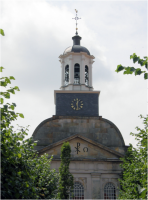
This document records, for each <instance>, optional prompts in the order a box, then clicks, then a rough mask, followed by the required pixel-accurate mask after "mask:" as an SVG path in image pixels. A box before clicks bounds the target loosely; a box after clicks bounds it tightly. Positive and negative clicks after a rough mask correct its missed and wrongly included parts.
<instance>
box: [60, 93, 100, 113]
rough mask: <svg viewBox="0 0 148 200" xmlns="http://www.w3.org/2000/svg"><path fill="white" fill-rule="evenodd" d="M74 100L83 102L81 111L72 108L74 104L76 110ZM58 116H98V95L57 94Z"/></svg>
mask: <svg viewBox="0 0 148 200" xmlns="http://www.w3.org/2000/svg"><path fill="white" fill-rule="evenodd" d="M74 99H79V100H81V102H83V103H82V104H83V106H82V108H80V105H81V103H80V101H79V108H80V110H76V109H73V108H72V107H71V104H72V102H74V103H73V105H74V106H75V108H76V105H75V101H74ZM56 115H60V116H98V115H99V113H98V94H87V93H57V94H56Z"/></svg>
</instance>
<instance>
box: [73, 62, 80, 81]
mask: <svg viewBox="0 0 148 200" xmlns="http://www.w3.org/2000/svg"><path fill="white" fill-rule="evenodd" d="M74 84H80V65H79V64H78V63H76V64H75V66H74Z"/></svg>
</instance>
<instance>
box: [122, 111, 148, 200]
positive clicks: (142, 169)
mask: <svg viewBox="0 0 148 200" xmlns="http://www.w3.org/2000/svg"><path fill="white" fill-rule="evenodd" d="M140 117H141V118H142V119H143V123H144V129H140V128H139V127H136V130H137V131H138V133H130V134H131V135H133V136H135V139H136V140H137V142H138V143H137V148H134V147H133V145H132V144H130V146H129V148H128V150H127V152H126V155H125V157H124V158H121V160H122V161H123V163H122V164H121V167H122V168H123V175H122V179H119V181H120V184H121V190H120V195H119V199H140V198H141V199H146V196H147V132H148V116H147V118H144V117H143V116H142V115H141V116H140Z"/></svg>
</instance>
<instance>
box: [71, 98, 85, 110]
mask: <svg viewBox="0 0 148 200" xmlns="http://www.w3.org/2000/svg"><path fill="white" fill-rule="evenodd" d="M71 108H72V109H73V110H80V109H81V108H83V101H81V99H78V98H76V99H74V100H73V101H72V102H71Z"/></svg>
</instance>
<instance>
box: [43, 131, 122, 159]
mask: <svg viewBox="0 0 148 200" xmlns="http://www.w3.org/2000/svg"><path fill="white" fill-rule="evenodd" d="M64 142H69V144H70V146H71V158H72V159H74V160H77V159H78V160H81V159H82V160H88V159H89V160H112V159H115V160H116V159H119V158H120V157H123V155H122V154H120V153H119V152H116V151H114V150H112V149H110V148H108V147H106V146H104V145H102V144H99V143H97V142H95V141H92V140H91V139H88V138H86V137H84V136H81V135H79V134H76V135H73V136H71V137H68V138H66V139H64V140H61V141H59V142H56V143H54V144H52V145H48V146H46V147H44V148H43V149H40V150H39V155H42V154H44V153H47V154H49V156H51V155H53V156H54V158H55V159H60V154H61V146H62V144H63V143H64Z"/></svg>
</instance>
